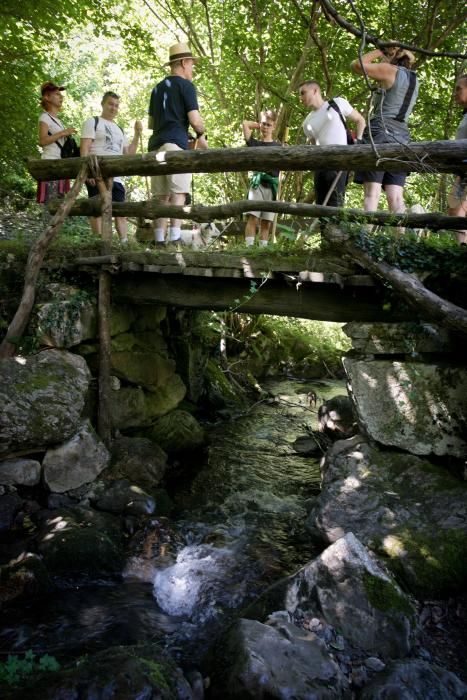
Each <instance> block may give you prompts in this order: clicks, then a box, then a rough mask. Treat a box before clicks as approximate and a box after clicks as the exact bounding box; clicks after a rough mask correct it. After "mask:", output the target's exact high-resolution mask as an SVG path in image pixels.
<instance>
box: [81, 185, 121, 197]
mask: <svg viewBox="0 0 467 700" xmlns="http://www.w3.org/2000/svg"><path fill="white" fill-rule="evenodd" d="M86 189H87V191H88V197H96V196H98V195H99V190H98V188H97V185H89V184H88V183H86ZM124 201H125V188H124V187H123V185H122V183H121V182H114V183H113V185H112V202H124Z"/></svg>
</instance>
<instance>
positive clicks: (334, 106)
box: [328, 99, 347, 129]
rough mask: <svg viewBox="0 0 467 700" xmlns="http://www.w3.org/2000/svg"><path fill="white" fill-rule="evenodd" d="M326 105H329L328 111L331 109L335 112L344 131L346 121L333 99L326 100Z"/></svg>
mask: <svg viewBox="0 0 467 700" xmlns="http://www.w3.org/2000/svg"><path fill="white" fill-rule="evenodd" d="M328 105H329V106H328V109H330V108H331V107H332V109H334V110H335V111H336V112H337V114H338V115H339V117H340V120H341V122H342V124H343V125H344V129H347V124H346V121H345V119H344V117H343V116H342V112H341V111H340V109H339V105H338V104H337V102H336V101H335V100H334V99H332V100H328Z"/></svg>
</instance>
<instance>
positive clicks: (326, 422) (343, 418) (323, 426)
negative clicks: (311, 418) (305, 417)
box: [318, 395, 356, 440]
mask: <svg viewBox="0 0 467 700" xmlns="http://www.w3.org/2000/svg"><path fill="white" fill-rule="evenodd" d="M318 429H319V431H320V432H321V433H325V435H327V436H329V437H331V438H333V439H334V440H340V439H342V438H346V437H350V436H351V435H354V433H355V432H356V422H355V415H354V410H353V406H352V401H351V400H350V399H349V397H348V396H344V395H342V396H341V395H339V396H333V397H332V398H331V399H328V400H327V401H325V402H324V404H322V405H321V406H320V407H319V409H318Z"/></svg>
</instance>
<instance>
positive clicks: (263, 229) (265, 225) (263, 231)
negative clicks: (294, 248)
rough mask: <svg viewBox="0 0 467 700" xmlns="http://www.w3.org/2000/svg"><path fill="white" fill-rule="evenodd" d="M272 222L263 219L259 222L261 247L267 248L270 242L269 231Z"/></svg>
mask: <svg viewBox="0 0 467 700" xmlns="http://www.w3.org/2000/svg"><path fill="white" fill-rule="evenodd" d="M271 223H272V222H271V221H268V220H267V219H261V220H260V222H259V238H260V241H259V242H260V245H262V246H266V245H267V244H268V242H269V231H270V228H271Z"/></svg>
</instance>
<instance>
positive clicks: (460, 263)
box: [343, 225, 467, 275]
mask: <svg viewBox="0 0 467 700" xmlns="http://www.w3.org/2000/svg"><path fill="white" fill-rule="evenodd" d="M343 228H344V227H343ZM345 229H346V230H347V231H348V232H350V233H351V236H352V241H353V243H355V244H356V245H357V246H358V247H359V248H361V249H362V250H364V251H366V252H367V253H368V254H369V255H371V256H372V257H373V258H374V259H375V260H378V261H380V262H381V261H384V262H386V263H388V264H390V265H393V266H395V267H398V268H399V269H400V270H403V271H404V272H415V271H421V270H423V271H426V272H436V273H439V274H440V275H443V274H444V275H447V274H450V273H456V272H457V273H460V272H464V273H465V272H467V251H466V250H465V248H464V247H463V246H462V247H461V246H459V245H458V244H457V243H456V242H455V241H454V238H453V236H452V234H451V233H449V232H440V233H438V234H436V235H432V236H429V237H428V238H420V237H418V236H417V235H416V234H415V233H411V232H410V231H406V232H405V233H404V234H403V235H401V234H397V233H394V231H391V230H390V229H389V228H386V229H384V230H379V231H378V232H377V233H372V234H369V233H368V231H366V230H365V229H364V228H362V227H359V226H355V225H346V226H345Z"/></svg>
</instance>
